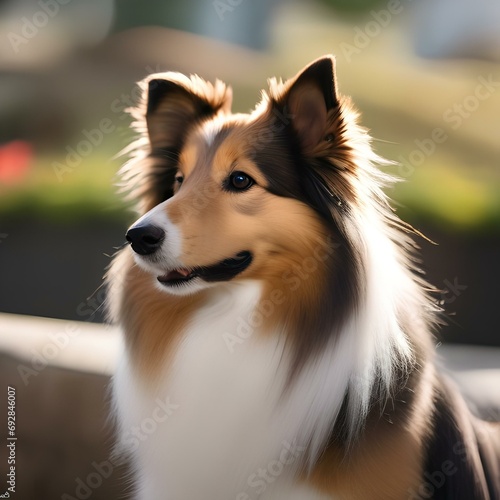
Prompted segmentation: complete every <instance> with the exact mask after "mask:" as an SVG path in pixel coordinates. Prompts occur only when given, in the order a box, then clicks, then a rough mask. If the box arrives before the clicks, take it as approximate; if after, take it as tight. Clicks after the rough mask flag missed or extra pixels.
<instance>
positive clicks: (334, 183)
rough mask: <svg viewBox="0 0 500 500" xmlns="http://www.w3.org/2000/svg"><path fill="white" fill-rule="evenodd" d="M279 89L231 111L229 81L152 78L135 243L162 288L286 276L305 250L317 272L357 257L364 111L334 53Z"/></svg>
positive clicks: (274, 86)
mask: <svg viewBox="0 0 500 500" xmlns="http://www.w3.org/2000/svg"><path fill="white" fill-rule="evenodd" d="M269 86H270V88H269V91H268V92H264V93H263V99H262V102H261V103H260V104H259V105H258V106H257V108H256V109H255V111H254V112H253V113H251V114H248V115H246V114H245V115H244V114H232V113H231V111H230V107H231V92H230V89H228V88H227V87H226V86H225V85H224V84H223V83H222V82H220V81H217V82H216V83H215V85H212V84H210V83H207V82H205V81H204V80H202V79H200V78H198V77H191V78H187V77H185V76H183V75H180V74H177V73H165V74H157V75H152V76H151V77H149V78H148V79H147V80H146V81H145V82H144V87H145V92H144V103H143V105H142V106H141V107H139V108H138V109H137V110H135V114H136V117H137V118H138V119H139V120H142V124H143V125H145V127H144V129H145V132H146V134H145V138H146V140H147V141H146V142H147V145H146V147H145V153H144V155H145V158H142V159H141V162H140V168H137V164H136V166H135V168H136V171H135V172H132V174H130V175H131V176H132V179H133V182H136V184H137V185H138V186H139V187H138V190H139V195H140V198H141V200H142V210H143V213H144V215H143V216H142V217H141V218H140V219H139V220H138V221H137V222H135V224H133V226H132V227H131V228H130V229H129V230H128V232H127V240H128V241H129V242H130V243H131V246H132V249H133V251H134V252H135V255H136V261H137V263H138V264H139V265H140V266H141V267H142V268H144V269H145V270H146V271H148V272H150V273H152V275H153V276H154V279H155V280H157V281H158V283H159V285H160V286H161V288H162V289H163V290H166V291H168V292H170V293H174V294H182V295H184V294H188V293H193V292H196V291H197V290H200V289H202V288H206V287H208V286H211V285H213V284H214V283H217V282H226V281H229V280H240V279H261V278H262V279H266V278H269V277H273V276H274V277H282V276H283V273H285V272H286V270H287V269H293V268H294V266H295V267H296V266H299V267H302V266H303V265H304V259H305V258H312V259H313V260H316V261H317V262H316V264H315V266H316V268H318V267H319V266H320V264H321V265H325V261H331V260H332V259H333V260H335V258H336V257H335V253H338V252H343V253H344V256H343V257H345V255H346V253H349V248H350V245H349V244H346V242H345V240H346V239H347V238H348V234H347V233H348V230H347V229H346V219H347V218H349V216H350V212H351V207H352V205H353V203H355V202H356V189H355V184H356V175H357V174H356V161H355V158H354V157H353V156H354V154H353V151H354V149H353V147H352V144H351V140H352V136H351V137H349V136H348V134H347V133H346V129H347V128H348V122H349V120H350V121H353V120H354V119H355V117H354V114H353V112H352V111H351V109H350V106H349V103H348V101H345V100H341V99H340V98H339V96H338V94H337V88H336V81H335V72H334V59H333V58H332V57H324V58H321V59H319V60H317V61H315V62H313V63H312V64H311V65H309V66H308V67H306V68H305V69H304V70H303V71H302V72H300V73H299V74H298V75H297V76H296V77H294V78H293V79H291V80H288V81H286V82H285V83H282V82H278V81H277V80H275V79H272V80H270V82H269ZM357 133H360V132H359V130H358V132H357ZM134 176H135V177H134ZM351 253H352V252H351ZM342 260H343V265H344V266H347V267H348V262H346V259H345V258H343V259H342ZM350 260H351V261H354V260H355V259H354V258H353V256H352V255H351V256H350ZM313 264H314V263H313ZM311 265H312V264H311ZM351 278H352V277H351Z"/></svg>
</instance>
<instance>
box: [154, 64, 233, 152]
mask: <svg viewBox="0 0 500 500" xmlns="http://www.w3.org/2000/svg"><path fill="white" fill-rule="evenodd" d="M145 83H146V90H145V94H146V95H145V101H146V125H147V133H148V136H149V142H150V144H151V150H152V151H153V152H154V151H162V150H167V151H171V150H172V149H174V150H175V149H178V148H179V147H181V145H182V142H183V140H184V137H185V134H186V132H187V131H188V129H189V128H190V127H191V126H192V125H193V124H194V123H196V122H197V121H199V120H202V119H203V118H208V117H210V116H213V115H216V114H217V113H219V112H222V113H229V112H230V109H231V101H232V93H231V89H230V88H229V87H226V85H225V84H224V83H222V82H221V81H220V80H216V82H215V84H213V85H212V84H211V83H209V82H206V81H205V80H203V79H201V78H199V77H197V76H191V78H188V77H186V76H184V75H182V74H180V73H163V74H156V75H152V76H151V77H149V78H148V79H147V80H146V82H145Z"/></svg>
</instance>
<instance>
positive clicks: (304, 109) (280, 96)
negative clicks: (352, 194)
mask: <svg viewBox="0 0 500 500" xmlns="http://www.w3.org/2000/svg"><path fill="white" fill-rule="evenodd" d="M273 87H275V88H273ZM276 87H281V88H276ZM270 93H271V98H272V99H273V100H274V101H275V103H276V104H278V106H280V107H281V108H282V110H283V113H284V116H285V117H289V119H290V120H291V123H292V126H293V129H294V130H295V132H296V134H297V137H298V139H299V142H300V146H301V148H302V150H303V151H304V152H309V151H311V150H312V149H314V147H315V146H317V145H318V144H319V142H320V141H322V140H323V139H324V138H325V135H326V134H327V115H328V111H329V110H330V109H332V108H334V107H335V106H337V104H338V96H337V86H336V82H335V59H334V58H333V56H324V57H322V58H320V59H317V60H316V61H314V62H313V63H311V64H310V65H309V66H307V67H306V68H305V69H303V70H302V71H301V72H300V73H298V74H297V76H295V77H294V78H292V79H290V80H288V81H286V82H285V83H284V84H283V85H282V86H280V85H279V84H277V83H276V81H275V80H274V81H271V82H270Z"/></svg>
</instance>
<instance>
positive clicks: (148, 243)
mask: <svg viewBox="0 0 500 500" xmlns="http://www.w3.org/2000/svg"><path fill="white" fill-rule="evenodd" d="M125 238H127V241H128V242H129V243H130V244H131V245H132V248H133V249H134V252H136V253H138V254H139V255H150V254H152V253H154V252H156V251H157V250H158V249H159V248H160V246H161V242H162V241H163V238H165V231H163V229H160V228H159V227H156V226H152V225H150V224H146V225H144V226H134V227H131V228H130V229H129V230H128V231H127V234H126V236H125Z"/></svg>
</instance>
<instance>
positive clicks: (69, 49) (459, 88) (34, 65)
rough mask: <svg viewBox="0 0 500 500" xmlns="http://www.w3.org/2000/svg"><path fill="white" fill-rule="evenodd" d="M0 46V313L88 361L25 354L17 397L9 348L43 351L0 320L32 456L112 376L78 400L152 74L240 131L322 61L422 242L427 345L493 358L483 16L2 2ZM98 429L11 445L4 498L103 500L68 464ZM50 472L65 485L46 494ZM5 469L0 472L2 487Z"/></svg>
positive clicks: (496, 79)
mask: <svg viewBox="0 0 500 500" xmlns="http://www.w3.org/2000/svg"><path fill="white" fill-rule="evenodd" d="M0 40H1V43H0V312H3V313H15V314H20V315H33V316H42V317H47V318H59V319H60V320H64V321H62V322H59V323H57V322H48V321H49V320H46V321H45V322H44V321H43V320H39V323H37V325H42V326H41V327H39V328H38V330H39V331H43V332H44V333H43V335H49V334H50V332H51V331H52V332H53V331H55V330H57V331H64V329H65V328H66V326H67V325H68V324H70V323H68V320H79V321H81V322H84V326H81V327H79V328H81V329H82V331H85V332H86V333H85V335H87V333H88V335H89V336H86V337H85V338H87V337H88V338H92V339H94V337H93V335H94V336H95V339H98V338H99V339H100V340H95V339H94V340H95V342H101V343H100V344H92V342H91V341H90V340H89V342H88V343H87V344H85V345H80V346H79V349H80V350H79V351H72V352H73V353H74V357H75V359H76V361H75V360H73V361H72V362H71V363H69V362H67V361H61V362H60V363H59V364H58V363H57V359H58V358H59V354H61V353H60V352H59V353H57V356H54V358H57V359H55V361H54V363H49V364H50V365H51V366H48V367H47V369H46V370H45V366H43V368H44V371H43V377H42V376H40V377H39V376H38V375H40V374H41V370H38V369H37V368H34V365H33V363H34V362H33V356H36V354H37V353H38V351H37V350H36V348H35V349H31V350H30V353H31V354H30V355H29V356H28V358H27V360H28V361H29V362H28V363H27V365H26V366H27V367H28V368H29V369H35V371H36V374H35V375H33V376H32V377H31V378H30V377H28V381H26V378H24V379H23V378H22V375H21V374H20V370H19V366H20V365H19V361H18V360H16V359H17V358H15V356H14V354H13V353H14V351H15V353H17V354H18V355H19V356H21V355H23V356H26V353H24V354H23V353H22V354H19V352H21V351H22V349H23V345H25V343H26V340H25V339H27V338H30V339H32V342H35V343H36V342H38V344H36V345H38V349H39V350H42V349H43V346H46V345H47V340H46V338H45V337H44V339H45V340H43V341H42V340H40V339H38V340H37V337H36V333H33V332H34V331H35V332H36V331H37V327H36V326H35V324H34V323H29V324H28V323H26V321H28V318H27V317H26V321H24V322H23V321H22V318H23V317H24V316H21V317H15V318H14V317H12V316H10V315H4V316H3V317H1V316H0V335H2V336H3V344H1V343H0V348H1V347H2V345H3V346H4V351H6V352H8V353H9V356H10V357H8V356H7V358H6V359H5V363H3V365H2V366H0V375H1V376H2V378H1V379H0V380H1V381H2V382H3V380H5V381H6V384H7V383H8V382H9V381H10V383H12V384H14V383H17V382H19V377H21V382H19V390H20V391H21V388H22V390H23V391H24V392H22V391H21V392H20V394H21V393H22V394H25V401H30V402H31V403H30V404H31V407H30V410H29V412H28V410H26V413H30V419H31V420H29V421H28V420H26V421H25V422H26V423H25V427H26V429H27V428H28V427H30V426H31V427H30V428H31V429H33V426H32V424H33V421H34V420H37V421H38V424H37V425H38V427H37V430H36V431H33V432H31V434H30V436H31V438H30V439H32V440H34V441H32V442H34V443H36V442H37V439H41V435H43V434H44V432H48V431H47V427H46V426H45V427H44V424H42V423H40V422H47V421H50V420H51V419H53V420H52V422H53V424H54V425H56V424H55V423H56V422H57V425H56V427H57V429H59V430H62V429H65V428H67V427H68V426H70V427H71V426H78V425H80V424H79V422H80V421H81V416H80V417H78V416H77V415H79V414H80V413H81V412H82V411H88V408H89V406H90V407H95V404H96V403H95V401H96V400H97V399H96V397H95V394H98V395H100V396H102V395H103V394H105V386H106V383H107V378H106V377H107V375H106V374H107V373H109V372H110V371H112V368H111V367H110V366H109V363H111V362H109V363H108V361H105V362H103V364H101V365H99V368H98V369H96V370H97V372H99V370H101V372H102V373H97V372H96V374H95V377H97V378H95V379H94V378H92V377H93V376H94V374H92V375H88V377H90V378H91V379H92V380H91V382H89V379H85V380H83V379H81V378H75V379H74V380H73V379H71V377H76V375H75V373H74V372H75V366H77V364H78V359H80V361H81V359H83V357H84V353H85V352H87V353H89V354H88V357H89V358H92V357H93V356H94V357H95V356H97V357H98V356H99V353H101V352H107V351H106V348H107V347H106V346H107V344H106V342H107V340H102V338H100V337H102V336H103V335H109V336H112V335H115V334H116V332H114V331H113V330H112V329H108V331H107V332H106V333H103V331H102V330H99V333H101V335H99V334H98V333H97V332H98V330H95V329H93V326H94V325H92V323H100V322H102V321H103V312H102V304H103V300H104V291H103V289H102V288H100V285H101V278H102V275H103V272H104V270H105V268H106V266H107V265H108V264H109V262H110V256H111V255H112V254H113V253H114V252H115V250H116V248H117V247H119V246H120V245H121V244H122V243H123V241H124V232H125V229H126V227H127V226H128V224H129V223H130V222H132V221H133V220H134V216H133V214H132V212H131V211H130V210H129V207H127V206H126V204H125V203H124V202H123V200H122V199H120V197H119V196H117V193H116V188H115V186H114V184H115V183H116V177H115V175H116V172H117V170H118V169H119V167H120V165H121V164H122V163H123V161H124V159H123V157H120V156H119V152H120V151H121V150H122V149H123V148H124V147H125V146H127V145H128V144H129V143H130V141H131V140H132V139H133V134H132V133H131V131H130V129H129V124H130V120H129V117H128V115H127V113H126V111H125V110H126V108H127V107H129V106H131V105H133V104H134V102H136V101H137V98H138V91H137V87H136V85H135V83H136V82H137V81H138V80H140V79H142V78H143V77H145V76H146V75H148V74H149V73H152V72H158V71H168V70H176V71H181V72H184V73H198V74H199V75H200V76H202V77H203V78H205V79H208V80H213V79H215V78H220V79H222V80H224V81H225V82H227V83H228V84H230V85H231V86H232V87H233V89H234V97H235V98H234V106H233V110H234V111H240V112H247V111H249V110H250V109H252V108H253V106H254V104H255V103H256V101H257V100H258V99H259V91H260V89H262V88H265V87H266V86H267V84H266V79H267V78H268V77H270V76H282V77H283V78H286V77H291V76H293V75H294V74H295V73H296V72H297V71H299V70H300V69H301V68H302V67H303V66H304V65H305V64H307V63H308V62H310V61H311V60H313V59H315V58H317V57H319V56H321V55H323V54H326V53H333V54H335V55H336V57H337V76H338V81H339V87H340V92H341V93H343V94H346V95H351V96H352V97H353V99H354V102H355V103H356V105H357V107H358V108H359V109H360V111H361V114H362V123H363V124H364V125H365V126H366V127H368V128H369V129H370V130H371V134H372V136H373V137H374V148H375V149H376V151H377V152H378V153H380V154H381V155H383V156H385V157H387V158H389V159H391V160H394V161H395V162H397V164H395V165H394V166H393V167H390V168H389V169H388V171H389V172H391V173H393V174H395V175H397V176H399V177H401V178H402V179H403V181H404V182H401V183H399V184H397V186H396V187H395V188H394V189H391V191H390V193H389V195H390V196H391V198H392V199H393V200H394V206H395V207H396V209H397V211H398V213H399V214H400V215H401V216H402V217H403V218H404V219H405V220H407V221H408V222H410V223H411V224H412V225H413V226H415V227H416V228H417V229H419V230H420V231H421V232H423V233H424V234H425V235H426V236H427V237H428V238H429V239H430V240H432V241H434V242H435V243H437V245H433V244H431V243H429V242H427V241H425V240H424V239H421V240H419V242H418V243H419V245H420V246H421V247H422V256H423V263H422V268H423V269H424V270H425V271H426V273H427V276H428V279H429V281H430V282H431V283H432V284H433V285H435V286H436V287H437V288H438V289H440V290H442V292H441V294H440V297H438V298H439V300H441V301H442V304H443V307H444V308H445V310H446V317H447V323H448V325H447V326H446V327H444V328H443V329H442V331H441V332H440V334H439V341H442V342H445V343H447V344H453V343H460V344H475V345H479V346H499V345H500V335H499V327H498V321H497V314H498V309H499V306H500V301H499V295H500V294H499V282H500V258H499V257H500V65H499V62H500V4H499V3H498V2H497V1H495V0H475V1H472V0H434V1H432V2H431V1H424V0H421V1H418V2H417V0H413V1H412V0H354V1H353V0H304V1H298V0H296V1H292V0H252V1H249V0H215V1H212V0H186V1H184V2H179V1H172V0H148V1H144V2H138V1H137V0H3V1H0ZM2 318H3V320H2ZM2 321H3V322H2ZM54 329H55V330H54ZM21 332H25V333H23V335H26V337H22V336H21ZM40 335H42V334H40ZM68 335H69V334H68ZM40 338H41V337H40ZM68 338H69V336H68ZM6 339H7V340H6ZM61 342H62V341H61ZM103 342H104V344H102V343H103ZM20 343H21V344H23V343H24V344H23V345H20ZM5 346H8V348H7V347H5ZM9 349H10V350H9ZM16 349H17V350H16ZM61 350H62V349H61ZM70 350H71V349H68V350H66V349H64V353H62V354H61V357H64V356H66V357H67V356H68V353H69V352H70ZM485 352H486V351H485ZM30 356H31V357H30ZM110 356H111V357H112V355H110ZM42 358H43V359H45V360H46V358H49V356H48V355H46V356H42ZM42 361H43V360H42ZM40 363H42V362H40ZM75 363H76V364H75ZM106 363H108V364H106ZM52 364H54V365H57V366H52ZM111 364H112V363H111ZM50 370H55V371H54V372H51V371H50ZM61 370H62V371H61ZM64 370H73V371H64ZM49 372H50V373H51V375H50V377H49V375H48V374H49ZM63 375H64V376H63ZM101 375H103V377H102V378H99V376H101ZM9 377H10V378H9ZM25 377H26V373H25ZM14 379H15V380H14ZM31 381H33V383H31ZM58 384H59V385H58ZM75 384H76V385H75ZM78 384H80V385H78ZM54 387H57V388H58V390H59V393H58V394H59V395H60V394H61V391H62V392H63V393H64V394H65V398H66V399H65V400H64V401H66V402H67V404H65V405H64V411H63V412H62V413H61V412H59V413H57V415H55V414H53V413H50V411H49V407H50V401H52V400H53V399H54V398H55V396H54V393H55V392H54V391H56V389H54ZM75 387H78V389H75ZM0 391H3V387H0ZM0 394H1V393H0ZM0 397H1V396H0ZM20 397H21V396H20ZM60 400H61V398H60V397H58V399H57V401H58V402H60ZM1 404H3V403H1ZM20 404H21V403H20ZM26 404H28V403H26ZM58 404H60V403H58ZM97 404H101V403H97ZM94 409H95V408H94ZM0 411H3V410H2V409H1V408H0ZM96 411H97V410H96ZM33 412H34V413H33ZM34 415H38V417H37V418H35V417H34ZM2 418H4V416H3V415H0V426H3V420H2ZM20 418H21V417H20ZM24 418H27V417H26V416H25V417H24ZM89 421H91V422H92V423H91V424H89V423H88V422H89ZM104 424H105V411H101V410H99V411H97V413H96V414H95V415H94V416H93V417H92V418H90V417H89V419H87V423H86V426H87V427H85V433H83V435H84V436H85V437H84V438H82V433H81V432H79V433H78V432H77V433H76V434H77V435H78V438H75V439H74V442H73V445H74V447H75V448H74V450H73V452H68V450H67V449H66V448H64V447H63V448H61V449H56V448H53V447H52V448H51V447H50V446H48V445H45V444H44V445H43V446H38V448H36V447H35V448H33V449H30V450H28V448H22V444H20V451H19V453H24V454H25V455H26V456H25V458H24V459H25V460H26V463H28V462H29V463H30V464H31V466H30V467H29V469H30V470H31V472H32V474H34V476H33V478H31V479H30V482H29V484H30V486H29V487H28V486H27V482H26V481H25V483H23V485H22V486H21V487H22V488H26V489H25V490H24V493H23V495H25V496H19V497H18V498H37V499H44V498H51V499H52V498H65V497H64V495H63V493H65V492H66V493H68V494H69V495H72V496H68V497H66V498H90V497H91V498H107V499H109V498H115V496H114V495H115V490H113V486H109V488H110V489H109V490H107V489H106V488H107V486H106V484H108V485H110V484H112V482H111V481H107V483H106V481H104V480H103V477H104V476H105V474H104V473H100V474H101V475H100V476H99V477H100V478H101V481H104V482H105V483H106V484H105V485H104V486H99V487H95V488H94V487H91V486H89V484H88V481H87V478H88V475H89V474H92V473H93V472H95V467H94V466H93V465H91V464H92V460H89V459H88V458H87V457H85V459H82V458H81V455H82V453H81V452H80V453H79V452H78V449H80V451H81V450H82V449H84V448H85V447H89V446H90V447H91V445H90V444H89V443H94V442H95V441H98V442H99V445H100V446H101V448H100V451H99V452H98V453H97V455H93V456H98V457H100V459H102V460H104V459H106V457H108V453H109V449H108V448H109V446H108V444H109V443H108V442H107V441H106V439H103V438H102V437H101V436H102V429H103V428H104ZM54 425H53V426H52V428H54ZM89 425H90V427H89ZM3 428H4V427H2V429H3ZM80 430H81V429H80ZM26 432H27V433H28V430H26ZM68 433H69V434H68V435H72V434H71V432H70V431H69V430H68ZM39 444H40V443H39ZM33 446H34V445H33ZM61 446H62V445H61ZM92 446H93V445H92ZM79 447H80V448H79ZM34 449H37V450H38V452H37V453H39V454H37V453H35V452H34V451H33V450H34ZM85 449H86V448H85ZM89 449H93V448H92V447H91V448H89ZM23 450H24V452H23ZM106 450H107V451H106ZM28 451H29V453H28ZM2 453H3V450H2ZM47 453H48V454H49V455H50V457H51V458H50V460H44V458H43V457H45V456H47ZM68 453H69V455H68ZM71 453H73V454H71ZM28 455H29V457H31V458H29V457H28ZM102 457H104V458H102ZM79 460H80V462H81V463H80V462H78V461H79ZM82 460H83V461H82ZM54 464H57V467H58V470H59V471H65V472H64V473H62V472H61V477H63V478H65V479H64V480H62V483H60V484H59V483H58V484H57V486H54V484H55V483H54V480H53V478H52V477H51V476H52V475H53V473H54ZM68 464H70V465H71V467H72V468H71V467H70V466H69V465H68ZM75 464H79V465H75ZM82 464H83V465H82ZM4 466H5V462H4V460H3V456H2V455H0V471H2V474H3V470H4V469H3V467H4ZM65 467H66V468H65ZM68 467H70V469H69V470H67V469H68ZM79 467H80V468H79ZM117 469H118V468H117ZM75 470H77V471H80V472H77V473H76V474H75ZM79 474H80V475H79ZM96 474H97V475H99V474H98V473H97V472H96ZM121 474H122V472H116V474H115V475H117V477H118V479H117V481H119V478H120V477H121ZM1 477H5V476H3V475H2V476H1ZM80 477H81V478H82V480H81V481H82V483H81V486H79V483H78V480H77V479H78V478H80ZM19 481H21V479H19ZM96 481H97V480H96ZM78 487H80V490H78ZM1 489H2V484H0V490H1ZM87 490H88V491H87ZM1 493H2V491H0V494H1ZM35 493H36V495H35ZM30 495H31V496H30ZM79 495H80V496H79ZM85 495H87V496H85ZM16 498H17V497H16ZM116 498H118V497H116ZM120 498H122V496H121V497H120Z"/></svg>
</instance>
